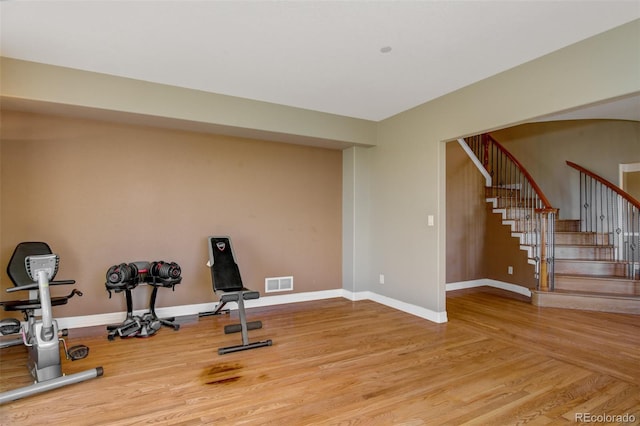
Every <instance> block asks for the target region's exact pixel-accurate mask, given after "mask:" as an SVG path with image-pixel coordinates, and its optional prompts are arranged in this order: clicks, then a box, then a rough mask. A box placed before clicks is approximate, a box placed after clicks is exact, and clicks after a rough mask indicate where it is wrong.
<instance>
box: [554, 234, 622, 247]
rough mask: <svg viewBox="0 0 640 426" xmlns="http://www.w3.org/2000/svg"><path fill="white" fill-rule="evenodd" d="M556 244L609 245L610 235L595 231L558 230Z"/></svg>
mask: <svg viewBox="0 0 640 426" xmlns="http://www.w3.org/2000/svg"><path fill="white" fill-rule="evenodd" d="M556 244H567V245H579V244H584V245H595V244H599V245H609V235H608V234H595V233H593V232H556Z"/></svg>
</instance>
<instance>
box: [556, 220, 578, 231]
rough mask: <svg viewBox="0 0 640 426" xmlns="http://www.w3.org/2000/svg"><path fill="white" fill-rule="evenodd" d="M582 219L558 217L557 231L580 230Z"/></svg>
mask: <svg viewBox="0 0 640 426" xmlns="http://www.w3.org/2000/svg"><path fill="white" fill-rule="evenodd" d="M579 231H580V219H558V220H556V232H579Z"/></svg>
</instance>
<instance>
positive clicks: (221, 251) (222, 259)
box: [200, 236, 272, 355]
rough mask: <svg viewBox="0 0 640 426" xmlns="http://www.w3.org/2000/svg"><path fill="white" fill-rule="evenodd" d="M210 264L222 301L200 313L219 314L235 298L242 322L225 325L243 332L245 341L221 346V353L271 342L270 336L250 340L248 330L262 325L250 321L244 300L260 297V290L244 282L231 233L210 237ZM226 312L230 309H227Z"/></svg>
mask: <svg viewBox="0 0 640 426" xmlns="http://www.w3.org/2000/svg"><path fill="white" fill-rule="evenodd" d="M208 243H209V265H210V269H211V280H212V284H213V291H214V293H216V294H218V295H219V297H220V303H218V305H217V306H216V309H215V310H214V311H212V312H203V313H201V314H200V316H207V315H218V314H220V313H221V312H223V311H222V308H224V306H225V305H226V304H227V303H230V302H234V303H237V304H238V314H239V317H240V324H230V325H227V326H225V327H224V332H225V334H229V333H238V332H239V333H241V334H242V344H240V345H234V346H227V347H224V348H219V349H218V354H220V355H223V354H226V353H231V352H237V351H243V350H247V349H254V348H259V347H263V346H271V345H272V342H271V340H270V339H269V340H262V341H257V342H249V336H248V331H249V330H257V329H259V328H262V322H261V321H251V322H248V321H247V318H246V313H245V306H244V301H245V300H252V299H258V298H259V297H260V293H259V292H258V291H255V290H249V289H248V288H246V287H245V286H244V285H243V284H242V277H241V276H240V268H239V267H238V263H237V261H236V256H235V253H234V252H233V246H232V245H231V239H230V238H229V237H228V236H221V237H216V236H213V237H209V238H208ZM225 312H226V313H228V312H229V311H228V310H226V311H225Z"/></svg>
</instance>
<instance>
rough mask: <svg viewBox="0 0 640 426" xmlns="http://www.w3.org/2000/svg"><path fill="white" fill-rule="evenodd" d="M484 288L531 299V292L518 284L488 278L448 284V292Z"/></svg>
mask: <svg viewBox="0 0 640 426" xmlns="http://www.w3.org/2000/svg"><path fill="white" fill-rule="evenodd" d="M483 286H487V287H495V288H500V289H502V290H507V291H510V292H513V293H518V294H521V295H523V296H527V297H531V290H529V289H528V288H526V287H522V286H521V285H517V284H510V283H505V282H503V281H497V280H490V279H488V278H483V279H480V280H471V281H460V282H457V283H449V284H447V287H446V290H447V291H453V290H462V289H465V288H473V287H483Z"/></svg>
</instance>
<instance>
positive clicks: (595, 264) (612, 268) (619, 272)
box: [554, 257, 627, 277]
mask: <svg viewBox="0 0 640 426" xmlns="http://www.w3.org/2000/svg"><path fill="white" fill-rule="evenodd" d="M554 264H555V269H554V271H555V273H556V274H565V275H593V276H598V277H603V276H605V277H606V276H615V277H624V276H626V271H627V264H626V263H624V262H616V261H608V260H591V259H558V258H557V257H556V259H555V262H554Z"/></svg>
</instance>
